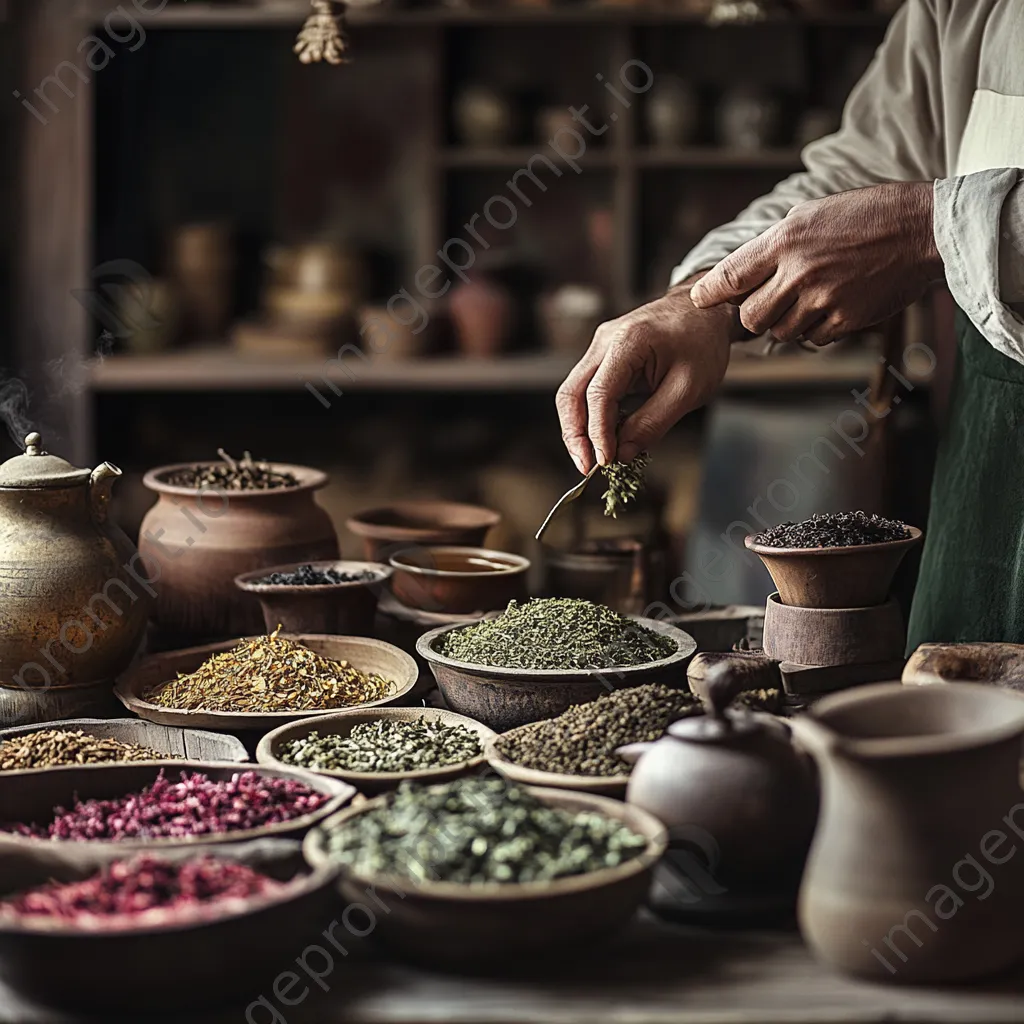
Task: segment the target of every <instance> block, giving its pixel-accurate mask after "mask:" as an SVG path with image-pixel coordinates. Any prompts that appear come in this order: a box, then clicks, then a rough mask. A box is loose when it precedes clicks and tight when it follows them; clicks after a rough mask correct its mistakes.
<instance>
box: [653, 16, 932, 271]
mask: <svg viewBox="0 0 1024 1024" xmlns="http://www.w3.org/2000/svg"><path fill="white" fill-rule="evenodd" d="M801 156H802V159H803V163H804V166H805V168H806V170H805V171H803V172H801V173H799V174H794V175H792V176H791V177H789V178H787V179H786V180H785V181H783V182H780V183H779V184H778V185H777V186H776V187H775V188H774V189H773V190H772V191H771V192H770V193H768V195H766V196H762V197H761V198H760V199H757V200H755V201H754V202H753V203H751V204H750V206H748V207H747V208H746V209H745V210H743V212H742V213H740V214H739V216H738V217H737V218H736V219H735V220H733V221H731V222H730V223H728V224H724V225H722V226H721V227H719V228H716V229H715V230H714V231H712V232H710V233H709V234H708V235H706V236H705V237H704V238H703V239H702V240H701V241H700V242H699V243H698V244H697V246H696V247H695V248H694V249H693V250H692V251H691V252H690V253H689V254H688V255H687V256H686V258H685V259H684V260H683V262H682V263H680V264H679V266H677V267H676V268H675V270H674V271H673V272H672V278H671V284H677V283H678V282H680V281H684V280H686V279H687V278H688V277H691V276H692V275H693V274H695V273H697V272H698V271H700V270H707V269H708V268H710V267H713V266H714V265H715V264H716V263H718V262H719V261H720V260H722V259H724V258H725V257H726V256H728V255H729V253H731V252H733V251H734V250H735V249H738V248H739V247H740V246H741V245H743V243H744V242H748V241H749V240H750V239H751V238H754V237H756V236H757V235H759V234H761V233H762V232H763V231H766V230H767V229H768V228H770V227H771V226H772V225H773V224H775V223H777V222H778V221H780V220H781V219H782V218H783V217H785V216H786V214H787V213H789V211H790V209H792V207H794V206H795V205H796V204H797V203H801V202H805V201H807V200H810V199H820V198H821V197H823V196H827V195H834V194H835V193H837V192H846V191H848V190H850V189H854V188H863V187H865V186H867V185H877V184H880V183H882V182H887V181H914V180H917V181H920V180H931V179H934V178H939V177H942V176H944V175H945V173H946V167H945V155H944V148H943V138H942V87H941V81H940V69H939V26H938V24H937V16H936V11H935V3H934V0H909V3H907V4H905V5H904V6H903V7H902V8H901V9H900V10H899V11H898V12H897V14H896V15H895V16H894V18H893V20H892V22H891V23H890V25H889V29H888V31H887V32H886V37H885V40H884V42H883V43H882V45H881V46H880V47H879V49H878V51H877V53H876V54H875V56H874V59H873V60H872V62H871V65H870V66H869V68H868V70H867V71H866V72H865V73H864V76H863V77H862V78H861V80H860V82H858V84H857V86H856V87H855V88H854V90H853V92H851V93H850V97H849V99H848V100H847V103H846V108H845V109H844V111H843V121H842V126H841V127H840V129H839V131H838V132H836V133H835V134H834V135H829V136H826V137H825V138H823V139H819V140H818V141H816V142H812V143H811V144H810V145H809V146H806V147H805V148H804V150H803V153H802V154H801Z"/></svg>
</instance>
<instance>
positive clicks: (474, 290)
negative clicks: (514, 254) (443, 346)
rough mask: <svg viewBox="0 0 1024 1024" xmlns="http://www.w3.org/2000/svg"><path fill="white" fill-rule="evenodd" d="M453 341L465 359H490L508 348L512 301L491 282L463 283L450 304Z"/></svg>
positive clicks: (504, 290) (457, 288)
mask: <svg viewBox="0 0 1024 1024" xmlns="http://www.w3.org/2000/svg"><path fill="white" fill-rule="evenodd" d="M449 310H450V312H451V317H452V323H453V325H454V327H455V338H456V341H457V342H458V344H459V349H460V350H461V351H462V354H463V355H465V356H470V357H472V358H477V359H492V358H494V357H495V356H497V355H499V354H500V353H501V352H502V350H503V349H504V348H505V346H506V345H507V344H508V339H509V334H510V333H511V329H512V298H511V296H510V295H509V293H508V291H507V290H506V289H505V288H502V287H501V286H500V285H496V284H492V283H491V282H490V281H484V280H480V279H477V280H471V281H465V282H462V283H461V284H459V285H457V286H456V287H455V288H453V289H452V292H451V299H450V300H449Z"/></svg>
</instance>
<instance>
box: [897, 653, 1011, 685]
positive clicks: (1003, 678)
mask: <svg viewBox="0 0 1024 1024" xmlns="http://www.w3.org/2000/svg"><path fill="white" fill-rule="evenodd" d="M903 682H904V683H907V684H911V685H914V686H924V685H930V684H932V683H994V684H995V685H996V686H1004V687H1006V688H1008V689H1010V690H1019V691H1021V692H1024V644H1004V643H996V642H979V643H970V644H921V646H920V647H918V649H917V650H916V651H914V653H913V654H912V655H911V656H910V660H909V661H908V662H907V664H906V666H905V667H904V669H903Z"/></svg>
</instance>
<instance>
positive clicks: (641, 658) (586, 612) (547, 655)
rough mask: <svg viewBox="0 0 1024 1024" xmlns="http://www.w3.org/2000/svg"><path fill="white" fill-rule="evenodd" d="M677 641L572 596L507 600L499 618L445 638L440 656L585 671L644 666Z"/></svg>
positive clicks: (671, 651) (497, 665) (671, 649)
mask: <svg viewBox="0 0 1024 1024" xmlns="http://www.w3.org/2000/svg"><path fill="white" fill-rule="evenodd" d="M676 650H677V647H676V643H675V641H674V640H672V639H671V638H670V637H667V636H662V635H661V634H659V633H655V632H653V631H652V630H650V629H647V628H646V627H644V626H641V625H640V624H639V623H637V622H634V621H633V620H632V619H629V618H627V617H626V616H625V615H620V614H619V613H618V612H615V611H612V609H611V608H608V607H606V606H605V605H603V604H594V603H593V602H592V601H584V600H581V599H579V598H571V597H542V598H535V599H534V600H532V601H526V602H525V603H522V604H520V603H519V602H518V601H510V602H509V606H508V608H506V609H505V611H504V612H502V613H501V615H499V616H498V617H497V618H494V619H484V620H483V621H482V622H477V623H474V624H473V625H471V626H465V627H463V628H462V629H454V630H452V631H451V632H449V633H446V634H444V636H443V638H442V643H441V645H440V647H439V651H440V653H441V654H443V655H445V656H446V657H448V658H454V659H455V660H456V661H465V662H469V663H471V664H474V665H490V666H492V667H494V668H522V669H587V668H625V667H628V666H631V665H646V664H648V663H650V662H652V661H660V660H661V659H662V658H667V657H669V655H672V654H675V652H676Z"/></svg>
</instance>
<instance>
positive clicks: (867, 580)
mask: <svg viewBox="0 0 1024 1024" xmlns="http://www.w3.org/2000/svg"><path fill="white" fill-rule="evenodd" d="M908 529H909V530H910V536H909V537H907V538H906V539H904V540H889V541H884V542H883V543H880V544H853V545H850V546H848V547H831V548H772V547H768V546H766V545H764V544H756V543H754V539H753V537H747V538H746V539H745V540H744V544H745V545H746V546H747V547H748V548H749V549H750V550H751V551H753V552H754V554H755V555H757V556H758V558H760V559H761V561H762V562H764V564H765V568H767V570H768V572H769V573H771V577H772V580H773V581H774V582H775V586H776V587H777V588H778V591H779V596H780V598H781V599H782V602H783V604H788V605H796V606H799V607H801V608H866V607H868V606H870V605H878V604H882V603H883V602H884V601H885V599H886V598H887V597H888V596H889V589H890V588H891V587H892V580H893V577H894V576H895V575H896V570H897V569H898V568H899V565H900V562H902V561H903V556H904V555H905V554H906V553H907V552H908V551H909V550H910V549H911V548H912V547H913V546H914V545H915V544H919V543H920V542H921V531H920V530H919V529H918V528H917V527H916V526H910V527H908Z"/></svg>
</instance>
